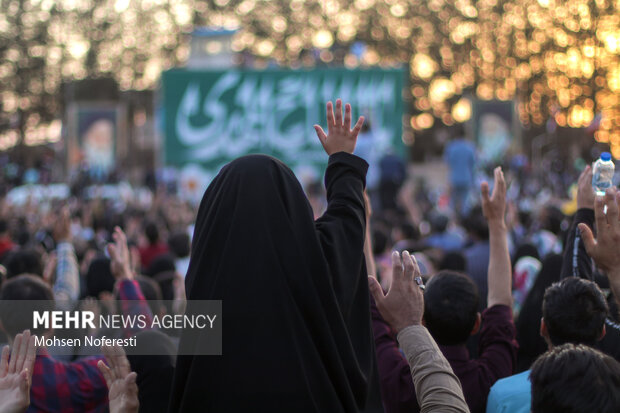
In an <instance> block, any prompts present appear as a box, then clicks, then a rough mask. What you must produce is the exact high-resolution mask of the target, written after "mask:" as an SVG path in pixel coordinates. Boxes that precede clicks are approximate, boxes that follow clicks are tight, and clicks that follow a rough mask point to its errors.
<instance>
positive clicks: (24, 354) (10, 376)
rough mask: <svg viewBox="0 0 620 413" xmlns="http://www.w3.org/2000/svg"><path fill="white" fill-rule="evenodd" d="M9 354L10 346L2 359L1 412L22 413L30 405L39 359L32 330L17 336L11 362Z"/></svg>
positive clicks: (0, 363)
mask: <svg viewBox="0 0 620 413" xmlns="http://www.w3.org/2000/svg"><path fill="white" fill-rule="evenodd" d="M9 352H10V349H9V346H6V347H4V348H3V349H2V358H1V359H0V412H3V413H21V412H25V411H26V409H27V408H28V406H29V405H30V386H31V385H32V370H33V368H34V362H35V359H36V357H37V355H36V349H35V342H34V336H31V335H30V330H26V331H24V332H23V334H18V335H16V336H15V340H13V351H12V352H11V359H10V361H9Z"/></svg>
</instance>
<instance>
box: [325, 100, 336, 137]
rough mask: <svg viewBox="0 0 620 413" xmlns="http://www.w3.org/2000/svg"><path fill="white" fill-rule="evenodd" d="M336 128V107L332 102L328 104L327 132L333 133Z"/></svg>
mask: <svg viewBox="0 0 620 413" xmlns="http://www.w3.org/2000/svg"><path fill="white" fill-rule="evenodd" d="M334 126H336V121H335V120H334V107H333V105H332V102H331V101H329V102H327V132H329V133H331V131H332V130H333V128H334Z"/></svg>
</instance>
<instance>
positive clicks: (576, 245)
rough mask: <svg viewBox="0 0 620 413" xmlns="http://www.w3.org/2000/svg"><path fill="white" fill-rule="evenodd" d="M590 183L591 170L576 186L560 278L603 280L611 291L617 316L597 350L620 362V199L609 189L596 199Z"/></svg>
mask: <svg viewBox="0 0 620 413" xmlns="http://www.w3.org/2000/svg"><path fill="white" fill-rule="evenodd" d="M591 182H592V170H591V168H590V167H586V168H585V169H584V171H583V172H582V174H581V176H580V178H579V181H578V184H577V208H578V209H577V212H576V213H575V216H574V218H573V222H572V224H571V227H570V229H569V231H568V237H567V240H566V244H565V245H566V246H565V249H564V261H563V265H562V275H561V276H562V277H569V276H576V277H580V278H584V279H587V280H595V281H596V282H600V279H601V278H603V279H604V281H605V283H606V284H608V288H609V289H610V290H611V295H610V297H609V307H610V310H613V311H614V312H615V313H614V314H609V315H608V317H607V319H606V321H605V325H606V327H607V334H606V335H605V337H604V338H603V339H602V340H601V342H600V343H599V345H598V348H599V349H600V350H601V351H603V352H604V353H606V354H609V355H610V356H612V357H613V358H615V359H616V360H620V325H618V323H617V320H618V314H617V312H618V304H619V302H620V301H619V300H620V274H618V272H620V260H619V259H618V255H619V254H618V247H617V246H618V242H617V241H618V239H620V231H619V229H618V219H617V217H618V213H617V211H618V210H619V209H620V208H619V207H618V202H620V201H619V199H618V197H619V196H620V195H618V191H617V189H616V188H609V189H608V191H607V193H606V194H605V196H603V197H595V195H594V190H593V189H592V185H591ZM605 208H607V212H605ZM594 227H596V231H597V238H596V239H595V238H594V235H593V232H592V230H591V228H594ZM597 240H598V241H601V242H597ZM593 263H594V264H595V265H593ZM594 268H597V271H594ZM599 273H602V274H603V275H602V277H597V275H599Z"/></svg>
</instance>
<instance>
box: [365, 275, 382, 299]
mask: <svg viewBox="0 0 620 413" xmlns="http://www.w3.org/2000/svg"><path fill="white" fill-rule="evenodd" d="M368 289H369V290H370V294H372V297H373V298H374V299H375V302H376V303H377V306H379V305H380V304H379V303H382V302H383V300H384V299H385V294H383V289H382V288H381V286H380V285H379V282H378V281H377V280H376V279H375V278H374V277H368Z"/></svg>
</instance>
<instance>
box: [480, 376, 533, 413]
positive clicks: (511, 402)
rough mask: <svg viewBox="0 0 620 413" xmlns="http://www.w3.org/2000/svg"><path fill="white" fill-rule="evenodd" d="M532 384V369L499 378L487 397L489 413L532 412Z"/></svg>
mask: <svg viewBox="0 0 620 413" xmlns="http://www.w3.org/2000/svg"><path fill="white" fill-rule="evenodd" d="M531 404H532V385H531V383H530V371H529V370H527V371H524V372H523V373H519V374H515V375H514V376H510V377H506V378H505V379H501V380H498V381H497V382H495V384H494V385H493V387H491V392H490V393H489V398H488V399H487V413H530V406H531Z"/></svg>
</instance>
